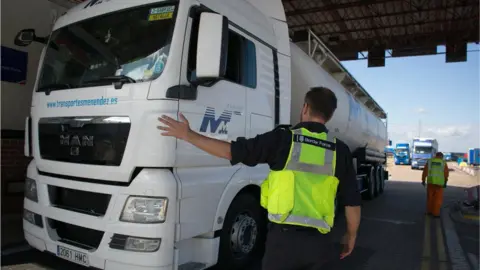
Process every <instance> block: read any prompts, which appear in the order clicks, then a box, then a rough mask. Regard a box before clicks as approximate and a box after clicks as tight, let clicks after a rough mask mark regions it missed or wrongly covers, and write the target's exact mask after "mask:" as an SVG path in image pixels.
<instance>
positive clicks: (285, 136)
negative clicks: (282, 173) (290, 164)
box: [230, 128, 291, 169]
mask: <svg viewBox="0 0 480 270" xmlns="http://www.w3.org/2000/svg"><path fill="white" fill-rule="evenodd" d="M289 136H290V137H289ZM290 139H291V133H290V131H289V130H288V129H285V128H277V129H274V130H272V131H270V132H267V133H264V134H260V135H257V136H256V137H254V138H251V139H246V138H244V137H239V138H237V140H236V141H233V142H232V144H231V148H230V149H231V153H232V159H231V161H230V163H231V164H232V165H235V164H237V163H243V164H245V165H247V166H252V167H253V166H256V165H258V164H262V163H267V164H269V165H270V168H272V169H275V167H281V168H283V166H284V164H285V160H286V158H287V156H288V152H287V154H286V155H285V154H284V153H283V152H285V149H284V148H285V147H283V146H284V145H285V141H288V140H290ZM287 145H288V144H287ZM288 150H289V149H287V150H286V151H288Z"/></svg>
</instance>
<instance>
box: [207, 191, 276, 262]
mask: <svg viewBox="0 0 480 270" xmlns="http://www.w3.org/2000/svg"><path fill="white" fill-rule="evenodd" d="M266 234H267V215H266V211H265V210H264V209H263V208H262V207H261V206H260V202H259V201H258V200H257V199H255V197H254V196H253V195H252V194H249V193H244V194H240V195H238V196H237V197H236V198H235V199H234V200H233V202H232V205H230V208H229V209H228V212H227V215H226V216H225V222H224V224H223V229H222V232H221V233H220V250H219V254H218V263H217V267H216V268H217V269H229V270H230V269H231V270H236V269H246V268H247V267H249V266H250V265H251V264H252V263H253V262H254V261H256V260H260V259H261V258H262V256H263V252H264V247H265V239H266Z"/></svg>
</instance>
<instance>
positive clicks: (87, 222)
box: [23, 161, 177, 270]
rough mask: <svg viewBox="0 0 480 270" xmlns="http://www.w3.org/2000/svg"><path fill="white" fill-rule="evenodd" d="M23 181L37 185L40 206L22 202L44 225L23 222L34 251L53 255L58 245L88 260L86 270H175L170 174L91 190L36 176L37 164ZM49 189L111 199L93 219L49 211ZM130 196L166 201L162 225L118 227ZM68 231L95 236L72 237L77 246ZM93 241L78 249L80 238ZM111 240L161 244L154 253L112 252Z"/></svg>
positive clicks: (151, 173) (154, 173) (149, 173)
mask: <svg viewBox="0 0 480 270" xmlns="http://www.w3.org/2000/svg"><path fill="white" fill-rule="evenodd" d="M27 176H28V177H29V178H31V179H34V180H36V183H37V192H38V203H37V202H34V201H31V200H29V199H24V208H25V209H26V210H28V211H31V212H33V213H35V214H38V215H40V218H41V220H42V225H43V226H37V225H34V224H32V223H30V222H29V221H27V220H25V219H24V220H23V228H24V233H25V238H26V240H27V242H28V243H29V244H30V245H31V246H32V247H34V248H36V249H38V250H40V251H47V252H50V253H53V254H57V248H58V246H59V245H60V246H62V247H66V248H68V249H70V250H73V251H77V252H81V253H84V254H87V256H88V262H89V266H91V267H95V268H99V269H107V270H123V269H125V270H131V269H139V270H147V269H152V270H153V269H162V270H163V269H165V270H166V269H169V270H170V269H174V267H173V265H174V257H175V256H174V248H173V247H174V245H173V243H174V242H175V214H176V205H175V201H176V194H177V193H176V180H175V179H174V177H173V175H172V174H171V173H170V172H169V171H168V170H159V169H145V170H143V171H142V172H141V173H140V174H139V175H138V176H137V177H136V178H135V180H134V181H132V183H131V184H130V185H129V186H128V187H120V186H110V185H102V184H92V183H85V182H79V181H71V180H67V179H60V178H54V177H48V176H43V175H39V174H38V172H37V170H36V166H35V161H32V163H31V164H30V165H29V168H28V172H27ZM49 186H55V187H64V188H69V189H73V190H82V191H87V192H96V193H105V194H110V195H111V199H110V202H109V203H108V207H107V209H106V212H105V214H104V215H103V216H98V215H97V216H94V215H90V214H88V213H81V212H76V211H72V210H70V209H69V210H67V209H62V208H58V207H56V206H54V205H52V204H51V199H50V197H49V196H52V195H51V194H49ZM129 195H140V196H151V197H168V202H169V203H168V208H167V216H166V221H165V222H164V223H160V224H137V223H127V222H120V221H119V217H120V214H121V212H122V210H123V207H124V204H125V201H126V200H127V198H128V196H129ZM166 195H168V196H166ZM172 202H173V203H172ZM56 224H61V225H62V226H64V227H65V228H70V229H63V230H62V231H60V230H59V229H58V228H59V227H58V226H56ZM72 225H74V226H72ZM72 228H77V229H78V228H80V231H84V232H94V234H88V236H87V235H85V236H83V235H80V236H79V235H76V238H75V239H76V242H75V241H71V239H68V238H67V237H66V236H65V235H67V233H65V231H67V232H68V233H70V235H73V234H72V232H73V230H71V229H72ZM69 230H70V231H69ZM95 233H96V234H95ZM91 235H94V236H96V237H98V241H97V243H96V244H94V245H92V244H89V245H84V244H85V243H81V242H82V240H81V239H82V237H84V239H85V241H87V240H88V241H89V240H91ZM114 235H126V236H132V237H140V238H154V239H161V243H160V247H159V249H158V250H157V251H155V252H135V251H127V250H121V249H114V248H111V247H110V244H111V242H112V237H113V236H114ZM78 239H80V240H78ZM67 240H68V241H67ZM88 241H87V242H88ZM79 242H80V243H79ZM89 243H91V241H90V242H89ZM95 245H96V246H95Z"/></svg>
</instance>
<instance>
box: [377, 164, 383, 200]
mask: <svg viewBox="0 0 480 270" xmlns="http://www.w3.org/2000/svg"><path fill="white" fill-rule="evenodd" d="M381 169H382V166H376V167H375V197H377V196H379V195H380V193H381V192H380V185H381V181H380V179H381V178H380V173H381Z"/></svg>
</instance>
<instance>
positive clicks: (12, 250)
mask: <svg viewBox="0 0 480 270" xmlns="http://www.w3.org/2000/svg"><path fill="white" fill-rule="evenodd" d="M30 249H32V247H31V246H29V245H22V246H18V247H12V248H9V249H6V250H2V256H8V255H12V254H15V253H20V252H24V251H27V250H30Z"/></svg>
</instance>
